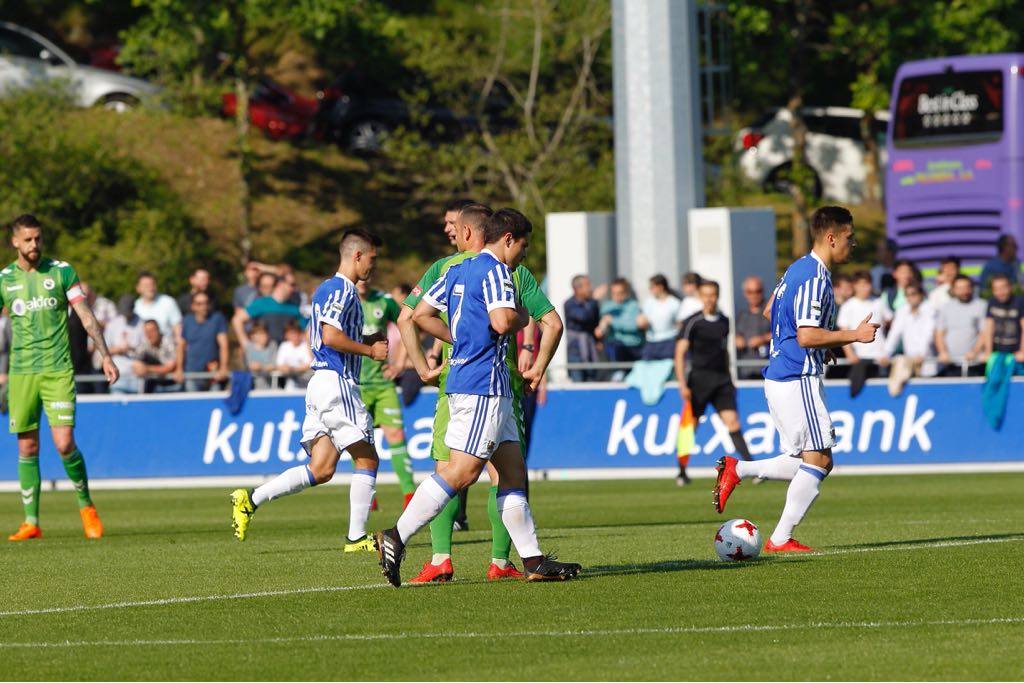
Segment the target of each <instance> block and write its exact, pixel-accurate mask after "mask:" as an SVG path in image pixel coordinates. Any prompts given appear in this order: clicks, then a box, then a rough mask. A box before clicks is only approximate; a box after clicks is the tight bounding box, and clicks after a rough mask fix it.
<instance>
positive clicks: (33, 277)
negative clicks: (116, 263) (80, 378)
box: [0, 258, 85, 375]
mask: <svg viewBox="0 0 1024 683" xmlns="http://www.w3.org/2000/svg"><path fill="white" fill-rule="evenodd" d="M84 298H85V296H84V295H83V293H82V288H81V286H80V285H79V282H78V274H77V273H75V269H74V268H72V267H71V266H70V265H68V264H67V263H66V262H64V261H55V260H53V259H49V258H44V259H40V261H39V265H38V266H36V269H35V270H33V271H31V272H29V271H25V270H22V269H21V266H19V265H18V264H17V262H14V263H12V264H11V265H9V266H7V267H6V268H4V269H3V270H0V303H2V304H3V306H5V307H6V308H7V312H8V314H9V315H10V317H11V364H10V374H12V375H22V374H39V373H44V372H46V373H49V372H63V371H68V370H71V369H72V367H71V347H70V345H69V344H68V306H69V305H71V304H75V303H77V302H79V301H81V300H82V299H84Z"/></svg>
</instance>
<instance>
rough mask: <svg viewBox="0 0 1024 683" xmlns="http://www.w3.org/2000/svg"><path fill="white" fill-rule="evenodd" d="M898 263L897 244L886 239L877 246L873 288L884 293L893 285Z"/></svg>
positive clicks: (873, 269)
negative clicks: (893, 276)
mask: <svg viewBox="0 0 1024 683" xmlns="http://www.w3.org/2000/svg"><path fill="white" fill-rule="evenodd" d="M895 262H896V242H894V241H893V240H891V239H885V238H884V237H883V238H881V239H879V240H878V242H877V243H876V244H875V265H873V266H871V271H870V272H871V288H872V289H873V290H874V291H876V292H879V293H881V292H884V291H885V290H887V289H889V288H890V287H892V285H893V279H892V269H893V264H894V263H895Z"/></svg>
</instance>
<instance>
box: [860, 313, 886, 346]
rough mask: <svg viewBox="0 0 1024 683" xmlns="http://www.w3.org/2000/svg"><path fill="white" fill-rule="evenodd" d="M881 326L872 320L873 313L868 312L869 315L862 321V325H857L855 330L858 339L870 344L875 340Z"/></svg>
mask: <svg viewBox="0 0 1024 683" xmlns="http://www.w3.org/2000/svg"><path fill="white" fill-rule="evenodd" d="M879 327H881V325H879V324H878V323H873V322H871V314H870V313H868V315H867V317H866V318H864V319H863V320H861V321H860V325H857V329H856V330H855V334H856V339H857V341H859V342H860V343H862V344H870V343H871V342H873V341H875V333H876V332H878V328H879Z"/></svg>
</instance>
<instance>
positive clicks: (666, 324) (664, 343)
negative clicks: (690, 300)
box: [636, 274, 704, 360]
mask: <svg viewBox="0 0 1024 683" xmlns="http://www.w3.org/2000/svg"><path fill="white" fill-rule="evenodd" d="M650 292H651V296H650V297H649V298H647V299H644V303H643V305H642V306H641V307H640V310H641V313H640V315H639V316H637V319H636V324H637V327H639V328H640V329H641V330H643V331H644V332H645V334H646V336H647V343H646V344H645V345H644V350H643V353H642V354H641V358H642V360H667V359H672V358H674V356H675V346H676V341H675V340H676V335H677V334H678V333H679V329H678V328H677V327H676V316H677V315H678V314H679V310H680V308H679V307H680V305H681V302H680V301H679V299H677V298H676V297H674V296H672V294H671V293H669V290H668V280H667V279H665V276H664V275H661V274H658V275H655V276H654V277H652V278H651V281H650ZM703 307H704V306H703V304H701V308H703Z"/></svg>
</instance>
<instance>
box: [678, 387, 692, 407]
mask: <svg viewBox="0 0 1024 683" xmlns="http://www.w3.org/2000/svg"><path fill="white" fill-rule="evenodd" d="M679 395H680V396H681V397H682V399H683V400H684V401H686V402H689V401H690V400H692V399H693V392H692V391H690V387H688V386H686V382H682V383H680V385H679Z"/></svg>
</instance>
